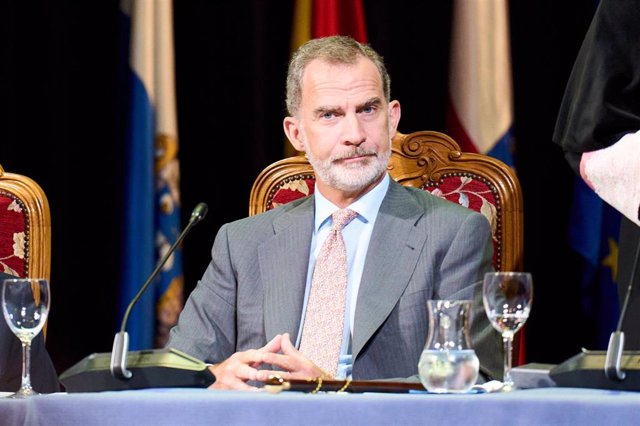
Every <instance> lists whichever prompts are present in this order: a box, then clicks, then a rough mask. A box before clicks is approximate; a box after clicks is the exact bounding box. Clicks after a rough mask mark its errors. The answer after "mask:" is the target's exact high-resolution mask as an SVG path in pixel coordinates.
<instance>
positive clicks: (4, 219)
mask: <svg viewBox="0 0 640 426" xmlns="http://www.w3.org/2000/svg"><path fill="white" fill-rule="evenodd" d="M0 271H3V272H6V273H8V274H11V275H16V276H18V277H23V278H24V277H29V278H46V279H47V280H49V279H50V278H49V276H50V271H51V213H50V211H49V202H48V201H47V197H46V195H45V193H44V191H43V190H42V188H40V186H39V185H38V184H37V183H36V182H35V181H33V180H32V179H30V178H28V177H26V176H22V175H18V174H14V173H6V172H5V171H4V169H3V168H2V166H0ZM45 332H46V328H45Z"/></svg>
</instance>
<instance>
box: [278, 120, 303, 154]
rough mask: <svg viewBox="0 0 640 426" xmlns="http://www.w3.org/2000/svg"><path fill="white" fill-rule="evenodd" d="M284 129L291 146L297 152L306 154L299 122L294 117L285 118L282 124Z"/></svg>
mask: <svg viewBox="0 0 640 426" xmlns="http://www.w3.org/2000/svg"><path fill="white" fill-rule="evenodd" d="M282 127H283V128H284V134H285V135H286V136H287V139H289V142H291V145H292V146H293V148H294V149H295V150H296V151H300V152H304V143H303V142H302V139H301V138H300V126H299V124H298V120H297V119H296V118H294V117H285V118H284V121H283V122H282Z"/></svg>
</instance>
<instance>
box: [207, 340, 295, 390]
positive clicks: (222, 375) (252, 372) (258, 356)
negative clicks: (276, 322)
mask: <svg viewBox="0 0 640 426" xmlns="http://www.w3.org/2000/svg"><path fill="white" fill-rule="evenodd" d="M281 340H282V335H280V334H278V335H277V336H276V337H274V338H273V339H271V341H270V342H269V343H267V344H266V345H264V346H263V347H261V348H260V349H250V350H248V351H244V352H236V353H234V354H233V355H231V356H230V357H229V358H227V359H226V360H224V361H223V362H221V363H220V364H215V365H212V366H210V367H209V370H210V371H211V372H212V373H213V375H214V376H215V377H216V381H215V383H213V384H212V385H211V386H209V389H235V390H249V391H257V390H259V389H258V388H256V387H255V386H251V385H248V384H247V383H246V382H247V381H249V380H256V381H263V382H264V381H266V380H267V379H268V378H269V376H270V375H273V374H279V375H281V376H283V377H285V378H287V377H288V376H285V374H283V373H282V372H279V371H270V370H260V369H259V368H260V366H261V365H262V364H263V363H265V362H266V363H268V361H265V356H267V355H273V354H275V353H277V352H278V351H280V346H281ZM287 341H289V338H288V336H287ZM289 344H291V342H290V341H289Z"/></svg>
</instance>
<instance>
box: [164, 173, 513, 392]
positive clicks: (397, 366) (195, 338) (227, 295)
mask: <svg viewBox="0 0 640 426" xmlns="http://www.w3.org/2000/svg"><path fill="white" fill-rule="evenodd" d="M313 223H314V197H313V196H310V197H307V198H304V199H301V200H296V201H294V202H291V203H288V204H286V205H284V206H281V207H279V208H276V209H274V210H270V211H268V212H265V213H263V214H260V215H256V216H253V217H248V218H245V219H241V220H238V221H235V222H232V223H229V224H226V225H224V226H222V227H221V228H220V230H219V232H218V235H217V236H216V239H215V242H214V245H213V249H212V253H211V255H212V260H211V262H210V264H209V266H208V268H207V270H206V271H205V273H204V276H203V277H202V279H201V280H200V282H199V283H198V285H197V286H196V288H195V289H194V291H193V292H192V294H191V295H190V296H189V299H188V300H187V302H186V304H185V307H184V310H183V311H182V313H181V315H180V318H179V321H178V324H177V325H176V326H175V327H174V328H173V329H172V330H171V338H170V341H169V342H168V344H167V346H170V347H174V348H176V349H179V350H182V351H184V352H186V353H188V354H191V355H193V356H195V357H197V358H199V359H202V360H205V361H208V362H213V363H216V362H220V361H222V360H224V359H226V358H227V357H229V356H230V355H231V354H233V353H234V352H236V351H243V350H247V349H256V348H259V347H261V346H263V345H264V344H266V342H267V341H269V340H270V339H271V338H273V337H274V336H275V335H276V334H279V333H284V332H288V333H290V335H291V338H292V341H294V342H295V340H296V336H297V333H298V327H299V325H300V319H301V315H302V304H303V298H304V291H305V282H306V277H307V267H308V259H309V250H310V245H311V235H312V232H313ZM492 254H493V245H492V241H491V230H490V226H489V223H488V221H487V220H486V219H485V218H484V216H482V215H481V214H479V213H476V212H473V211H471V210H469V209H467V208H465V207H462V206H459V205H456V204H454V203H451V202H449V201H446V200H443V199H440V198H438V197H436V196H433V195H431V194H429V193H427V192H425V191H423V190H419V189H415V188H408V187H404V186H402V185H400V184H398V183H396V182H394V181H393V180H392V181H391V184H390V187H389V191H388V192H387V194H386V196H385V198H384V201H383V202H382V205H381V206H380V211H379V213H378V218H377V219H376V223H375V225H374V229H373V233H372V236H371V241H370V244H369V249H368V251H367V258H366V260H365V265H364V271H363V274H362V280H361V283H360V290H359V292H358V296H357V303H356V311H355V318H354V330H353V337H352V339H353V343H352V351H353V360H354V361H353V378H354V379H384V378H398V377H410V376H415V375H416V374H417V373H418V360H419V358H420V354H421V352H422V349H423V347H424V344H425V342H426V339H427V334H428V328H429V321H428V311H427V300H429V299H472V300H474V301H475V303H474V309H473V313H472V319H471V320H472V326H471V335H472V346H473V347H474V348H475V349H476V352H477V354H478V356H479V358H480V363H481V365H482V367H483V370H484V371H486V372H489V373H490V374H491V375H492V376H493V377H497V378H499V377H501V376H502V373H501V365H502V348H501V346H502V344H501V339H500V337H499V335H498V333H497V332H496V331H494V330H493V329H492V327H491V325H490V324H489V322H488V320H487V317H486V315H485V313H484V310H483V307H482V283H481V280H482V277H483V275H484V273H485V272H487V271H489V270H492Z"/></svg>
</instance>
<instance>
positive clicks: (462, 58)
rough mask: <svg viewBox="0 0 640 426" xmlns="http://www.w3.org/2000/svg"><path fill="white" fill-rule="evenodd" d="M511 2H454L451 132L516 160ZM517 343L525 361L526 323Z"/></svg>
mask: <svg viewBox="0 0 640 426" xmlns="http://www.w3.org/2000/svg"><path fill="white" fill-rule="evenodd" d="M509 39H510V35H509V11H508V3H507V0H455V1H454V4H453V22H452V25H451V54H450V63H449V103H448V107H447V133H448V134H449V135H450V136H451V137H452V138H453V139H455V140H456V142H458V144H459V145H460V148H461V149H462V150H463V151H467V152H477V153H481V154H486V155H489V156H491V157H494V158H497V159H498V160H501V161H502V162H504V163H505V164H507V165H509V166H512V167H513V166H514V161H513V154H512V150H513V146H512V145H513V139H512V127H513V95H512V93H513V88H512V77H511V50H510V41H509ZM518 334H519V336H518V337H517V338H516V340H515V343H516V345H518V346H517V347H518V358H517V359H514V364H516V365H521V364H524V363H526V348H525V327H523V328H521V329H520V332H519V333H518Z"/></svg>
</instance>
